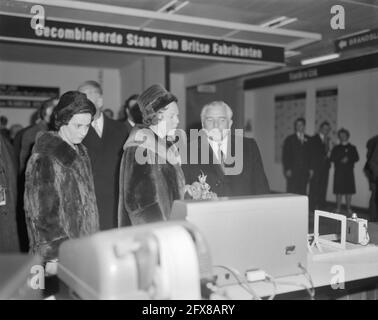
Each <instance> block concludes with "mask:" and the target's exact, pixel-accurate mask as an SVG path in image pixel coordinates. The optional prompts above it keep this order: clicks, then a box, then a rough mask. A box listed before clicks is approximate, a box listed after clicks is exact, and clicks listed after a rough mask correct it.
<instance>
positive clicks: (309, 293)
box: [276, 280, 315, 300]
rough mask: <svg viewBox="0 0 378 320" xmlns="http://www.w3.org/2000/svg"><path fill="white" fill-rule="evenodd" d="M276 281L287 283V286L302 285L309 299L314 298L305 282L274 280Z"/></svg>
mask: <svg viewBox="0 0 378 320" xmlns="http://www.w3.org/2000/svg"><path fill="white" fill-rule="evenodd" d="M276 283H279V284H286V285H289V286H296V287H302V288H304V289H305V290H306V291H307V293H308V295H309V296H310V299H311V300H315V298H314V295H313V292H312V291H311V288H309V287H307V286H306V285H305V284H303V283H299V282H291V281H281V280H276Z"/></svg>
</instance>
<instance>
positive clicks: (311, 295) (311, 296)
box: [298, 263, 315, 300]
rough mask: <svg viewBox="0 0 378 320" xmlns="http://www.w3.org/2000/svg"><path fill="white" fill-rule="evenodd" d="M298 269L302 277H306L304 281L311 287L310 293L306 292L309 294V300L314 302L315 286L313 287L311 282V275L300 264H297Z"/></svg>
mask: <svg viewBox="0 0 378 320" xmlns="http://www.w3.org/2000/svg"><path fill="white" fill-rule="evenodd" d="M298 267H299V268H300V269H301V270H302V272H303V275H304V276H305V277H306V279H307V280H308V282H309V283H310V285H311V288H310V291H308V292H309V295H310V298H311V300H314V299H315V286H314V282H313V281H312V278H311V275H310V273H309V272H308V271H307V269H306V268H305V267H304V266H303V265H302V264H301V263H298ZM306 288H307V287H306Z"/></svg>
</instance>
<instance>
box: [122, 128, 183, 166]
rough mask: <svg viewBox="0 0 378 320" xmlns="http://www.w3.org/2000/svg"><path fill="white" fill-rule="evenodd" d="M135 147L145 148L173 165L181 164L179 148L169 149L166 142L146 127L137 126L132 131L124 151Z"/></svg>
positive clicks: (172, 147)
mask: <svg viewBox="0 0 378 320" xmlns="http://www.w3.org/2000/svg"><path fill="white" fill-rule="evenodd" d="M133 146H137V147H141V148H145V149H147V150H149V151H151V152H152V153H154V154H157V155H158V156H159V157H161V158H162V159H164V160H166V161H168V162H169V163H170V164H172V165H176V164H181V158H180V155H179V153H178V150H177V148H176V147H175V146H174V145H172V146H171V147H169V148H167V144H166V142H165V141H164V140H163V139H161V138H160V137H158V136H157V135H156V134H155V133H154V132H153V131H152V130H151V129H150V128H148V127H146V126H142V125H136V126H135V127H134V128H133V129H132V130H131V132H130V136H129V138H128V139H127V140H126V143H125V144H124V146H123V149H124V150H125V149H126V148H128V147H133Z"/></svg>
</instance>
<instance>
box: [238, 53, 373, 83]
mask: <svg viewBox="0 0 378 320" xmlns="http://www.w3.org/2000/svg"><path fill="white" fill-rule="evenodd" d="M373 68H378V53H373V54H368V55H365V56H362V57H361V56H360V57H356V58H351V59H345V60H339V61H335V62H329V63H324V64H321V65H318V66H314V67H306V68H298V69H295V70H291V71H285V72H280V73H275V74H271V75H268V76H263V77H256V78H251V79H248V80H245V81H244V90H252V89H256V88H261V87H269V86H274V85H278V84H281V83H288V82H295V81H303V80H310V79H315V78H320V77H326V76H330V75H334V74H341V73H347V72H354V71H359V70H366V69H373Z"/></svg>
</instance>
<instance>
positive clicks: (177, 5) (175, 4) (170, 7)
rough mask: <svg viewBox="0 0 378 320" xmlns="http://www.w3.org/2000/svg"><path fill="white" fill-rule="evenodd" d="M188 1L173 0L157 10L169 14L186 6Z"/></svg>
mask: <svg viewBox="0 0 378 320" xmlns="http://www.w3.org/2000/svg"><path fill="white" fill-rule="evenodd" d="M188 3H189V1H183V2H179V1H178V0H172V1H170V2H168V3H167V4H166V5H165V6H163V7H162V8H160V9H159V10H157V12H163V13H167V14H172V13H176V12H177V11H179V10H181V9H182V8H184V7H185V6H186V5H187V4H188Z"/></svg>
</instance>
